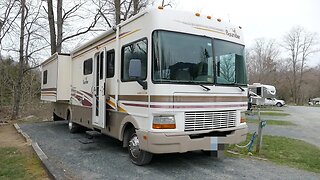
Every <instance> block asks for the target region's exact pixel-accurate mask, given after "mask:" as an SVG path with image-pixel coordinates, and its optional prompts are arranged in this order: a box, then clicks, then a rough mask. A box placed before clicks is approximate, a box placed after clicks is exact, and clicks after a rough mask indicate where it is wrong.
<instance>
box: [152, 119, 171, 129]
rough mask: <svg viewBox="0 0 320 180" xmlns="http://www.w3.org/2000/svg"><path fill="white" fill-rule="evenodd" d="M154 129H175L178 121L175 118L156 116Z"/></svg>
mask: <svg viewBox="0 0 320 180" xmlns="http://www.w3.org/2000/svg"><path fill="white" fill-rule="evenodd" d="M152 128H153V129H175V128H176V120H175V119H174V116H154V117H153V124H152Z"/></svg>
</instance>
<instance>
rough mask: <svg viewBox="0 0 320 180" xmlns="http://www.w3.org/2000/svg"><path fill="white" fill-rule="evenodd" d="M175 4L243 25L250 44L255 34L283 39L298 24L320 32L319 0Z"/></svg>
mask: <svg viewBox="0 0 320 180" xmlns="http://www.w3.org/2000/svg"><path fill="white" fill-rule="evenodd" d="M175 8H177V9H181V10H186V11H191V12H200V13H201V14H203V15H211V16H213V17H216V18H221V19H222V20H224V21H230V22H231V23H232V24H235V25H239V26H242V27H243V30H244V38H245V43H246V45H247V46H251V45H252V44H253V40H254V39H256V38H262V37H265V38H273V39H278V40H281V39H282V37H283V35H284V34H285V33H287V32H288V31H289V30H290V29H291V28H292V27H293V26H296V25H300V26H303V27H304V28H305V29H306V30H307V31H310V32H316V33H318V35H320V0H175ZM319 46H320V45H319ZM311 58H312V61H311V62H310V63H309V64H310V65H317V64H319V63H320V53H318V54H317V55H315V56H314V57H310V59H311Z"/></svg>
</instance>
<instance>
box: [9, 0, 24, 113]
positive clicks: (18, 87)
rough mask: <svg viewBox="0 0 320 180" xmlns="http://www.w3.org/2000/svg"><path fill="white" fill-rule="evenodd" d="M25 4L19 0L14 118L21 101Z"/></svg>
mask: <svg viewBox="0 0 320 180" xmlns="http://www.w3.org/2000/svg"><path fill="white" fill-rule="evenodd" d="M25 5H26V1H25V0H21V23H20V49H19V67H18V71H19V72H18V77H17V78H18V79H17V82H16V85H15V92H14V104H13V112H12V115H11V119H16V118H17V117H18V115H19V110H20V101H21V90H22V81H23V67H24V56H23V53H24V25H25V18H26V16H25Z"/></svg>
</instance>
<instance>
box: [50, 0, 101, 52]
mask: <svg viewBox="0 0 320 180" xmlns="http://www.w3.org/2000/svg"><path fill="white" fill-rule="evenodd" d="M85 5H86V2H81V1H80V2H78V3H77V4H75V5H73V6H72V7H70V8H64V5H63V0H57V4H56V12H57V13H56V26H55V16H54V13H53V12H54V4H53V2H52V0H47V6H48V7H47V8H48V10H46V12H47V15H48V22H49V31H50V45H51V54H54V53H55V52H58V53H60V52H61V51H62V43H63V42H66V41H67V40H69V39H72V38H75V37H78V36H80V35H83V34H86V33H88V32H89V31H91V30H93V28H94V27H95V26H96V24H97V22H98V20H99V19H100V17H101V16H100V12H101V10H100V9H98V10H97V11H96V12H94V17H93V19H92V21H91V23H89V24H88V25H83V26H82V27H80V28H70V30H69V33H66V32H65V30H66V29H65V24H66V23H67V21H68V20H69V21H70V20H72V19H73V18H75V17H78V18H80V19H82V20H84V19H86V18H87V17H84V16H82V15H81V12H79V13H77V12H78V11H79V10H80V9H85Z"/></svg>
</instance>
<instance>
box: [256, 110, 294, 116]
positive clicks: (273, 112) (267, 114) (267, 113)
mask: <svg viewBox="0 0 320 180" xmlns="http://www.w3.org/2000/svg"><path fill="white" fill-rule="evenodd" d="M253 114H255V115H258V112H257V111H254V112H253ZM260 114H261V115H262V116H289V115H290V114H288V113H283V112H277V111H260Z"/></svg>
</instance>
